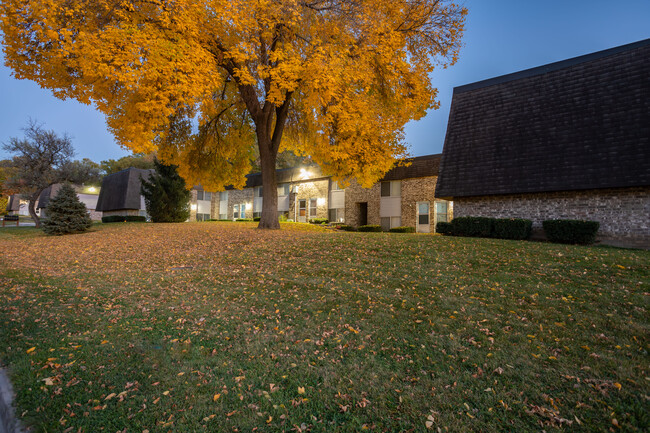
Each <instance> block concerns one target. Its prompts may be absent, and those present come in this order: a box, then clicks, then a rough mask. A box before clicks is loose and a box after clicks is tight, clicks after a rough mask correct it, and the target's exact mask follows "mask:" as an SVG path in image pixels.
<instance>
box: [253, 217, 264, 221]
mask: <svg viewBox="0 0 650 433" xmlns="http://www.w3.org/2000/svg"><path fill="white" fill-rule="evenodd" d="M261 219H262V217H254V218H253V221H259V220H261Z"/></svg>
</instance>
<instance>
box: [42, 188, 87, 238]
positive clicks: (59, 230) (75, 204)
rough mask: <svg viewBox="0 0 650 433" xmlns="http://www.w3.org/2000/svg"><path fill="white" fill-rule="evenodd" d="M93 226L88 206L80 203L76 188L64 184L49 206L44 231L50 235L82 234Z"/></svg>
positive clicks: (44, 221) (44, 220)
mask: <svg viewBox="0 0 650 433" xmlns="http://www.w3.org/2000/svg"><path fill="white" fill-rule="evenodd" d="M92 224H93V222H92V220H91V219H90V216H88V209H86V205H85V204H83V203H82V202H81V201H79V198H78V197H77V193H76V191H75V190H74V188H72V187H71V186H70V185H69V184H64V185H63V186H62V187H61V189H59V192H58V193H57V194H56V195H55V196H54V197H53V198H52V199H50V201H49V203H48V204H47V218H45V219H43V231H44V232H45V233H47V234H48V235H65V234H69V233H81V232H85V231H86V230H88V229H89V228H90V227H91V226H92Z"/></svg>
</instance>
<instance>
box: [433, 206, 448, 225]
mask: <svg viewBox="0 0 650 433" xmlns="http://www.w3.org/2000/svg"><path fill="white" fill-rule="evenodd" d="M439 222H445V223H446V222H449V213H448V203H447V202H446V201H437V202H436V223H439Z"/></svg>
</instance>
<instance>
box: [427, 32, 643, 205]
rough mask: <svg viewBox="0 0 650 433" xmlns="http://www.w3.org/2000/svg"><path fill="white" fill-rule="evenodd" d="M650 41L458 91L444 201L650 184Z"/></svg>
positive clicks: (443, 173) (441, 193)
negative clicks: (458, 198) (471, 197)
mask: <svg viewBox="0 0 650 433" xmlns="http://www.w3.org/2000/svg"><path fill="white" fill-rule="evenodd" d="M649 77H650V39H646V40H643V41H640V42H636V43H633V44H629V45H624V46H621V47H616V48H612V49H609V50H605V51H600V52H597V53H592V54H589V55H586V56H581V57H577V58H574V59H569V60H565V61H562V62H557V63H553V64H550V65H546V66H541V67H538V68H533V69H529V70H526V71H521V72H517V73H515V74H509V75H505V76H502V77H497V78H493V79H490V80H485V81H481V82H478V83H473V84H469V85H467V86H462V87H457V88H455V89H454V96H453V101H452V105H451V111H450V115H449V124H448V127H447V135H446V138H445V145H444V149H443V156H442V161H441V168H440V177H439V179H438V184H437V188H436V196H438V197H444V198H449V197H463V196H465V197H467V196H478V195H496V194H517V193H531V192H546V191H569V190H584V189H597V188H615V187H632V186H647V185H650V78H649Z"/></svg>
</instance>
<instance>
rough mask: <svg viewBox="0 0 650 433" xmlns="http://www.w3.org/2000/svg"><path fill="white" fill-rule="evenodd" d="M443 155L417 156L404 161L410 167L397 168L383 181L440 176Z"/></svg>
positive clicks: (389, 172)
mask: <svg viewBox="0 0 650 433" xmlns="http://www.w3.org/2000/svg"><path fill="white" fill-rule="evenodd" d="M441 156H442V154H440V153H436V154H435V155H425V156H416V157H414V158H407V159H405V160H404V162H406V163H410V165H409V166H400V165H398V166H395V167H393V168H391V169H390V170H389V171H388V173H386V174H385V175H384V177H383V178H382V179H381V180H401V179H410V178H414V177H429V176H438V170H439V168H440V158H441Z"/></svg>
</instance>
